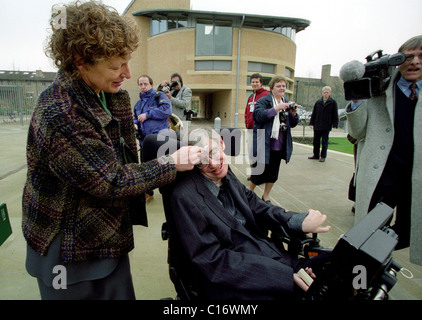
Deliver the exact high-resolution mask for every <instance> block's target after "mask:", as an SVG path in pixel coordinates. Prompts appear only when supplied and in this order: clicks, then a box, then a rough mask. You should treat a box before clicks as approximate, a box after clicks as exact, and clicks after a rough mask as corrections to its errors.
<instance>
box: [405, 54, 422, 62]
mask: <svg viewBox="0 0 422 320" xmlns="http://www.w3.org/2000/svg"><path fill="white" fill-rule="evenodd" d="M405 56H406V62H410V61H413V59H414V58H415V55H414V54H406V55H405ZM416 57H418V59H419V61H422V53H419V54H418V55H416Z"/></svg>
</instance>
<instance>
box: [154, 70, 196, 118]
mask: <svg viewBox="0 0 422 320" xmlns="http://www.w3.org/2000/svg"><path fill="white" fill-rule="evenodd" d="M160 87H161V88H164V87H170V91H168V92H166V95H167V97H168V98H169V99H170V102H171V105H172V107H173V110H172V112H173V113H174V114H175V115H176V116H178V117H179V118H180V119H181V120H182V121H186V120H188V119H187V113H186V112H187V111H189V110H190V104H191V100H192V90H191V89H190V88H188V87H186V86H184V85H183V80H182V77H181V76H180V74H178V73H173V74H172V75H171V78H170V83H168V81H166V80H164V81H163V82H162V83H161V84H160V86H159V87H158V90H159V89H160ZM158 90H157V91H158Z"/></svg>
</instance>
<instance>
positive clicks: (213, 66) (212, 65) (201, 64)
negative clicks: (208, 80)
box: [195, 60, 232, 71]
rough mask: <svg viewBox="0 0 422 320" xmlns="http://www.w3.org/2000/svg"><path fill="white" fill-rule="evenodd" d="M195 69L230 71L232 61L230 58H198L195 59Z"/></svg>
mask: <svg viewBox="0 0 422 320" xmlns="http://www.w3.org/2000/svg"><path fill="white" fill-rule="evenodd" d="M195 70H196V71H202V70H222V71H231V70H232V62H231V60H198V61H195Z"/></svg>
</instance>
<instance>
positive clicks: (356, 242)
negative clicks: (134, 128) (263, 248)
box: [143, 135, 401, 300]
mask: <svg viewBox="0 0 422 320" xmlns="http://www.w3.org/2000/svg"><path fill="white" fill-rule="evenodd" d="M232 138H233V136H232ZM223 139H224V137H223ZM171 140H172V138H171V137H167V138H166V139H164V140H162V138H160V139H157V137H156V136H153V135H150V136H147V137H146V138H145V140H144V148H143V150H144V152H147V154H145V153H144V160H145V161H148V160H151V159H154V158H156V157H157V151H158V149H159V148H160V147H161V146H162V145H163V144H165V143H166V144H167V145H168V144H169V142H171V143H173V146H172V147H170V148H169V149H172V148H173V150H176V149H175V148H178V147H180V145H181V144H180V141H176V140H175V141H171ZM167 147H168V146H167ZM230 152H233V151H230ZM173 187H174V185H172V184H170V185H166V186H164V187H162V188H160V192H161V194H162V196H163V206H164V211H165V216H166V222H165V223H164V224H163V228H162V238H163V240H167V241H168V264H169V274H170V279H171V280H172V282H173V284H174V286H175V289H176V292H177V294H178V299H181V300H197V299H200V292H198V291H197V290H196V288H195V268H194V267H193V266H192V264H191V263H190V261H189V259H187V257H186V254H184V249H183V247H182V245H181V243H180V240H179V238H178V234H177V230H175V224H174V221H173V212H172V208H171V197H172V190H173ZM392 216H393V209H392V208H390V207H389V206H387V205H386V204H383V203H380V204H379V205H378V206H376V207H375V208H374V209H373V210H372V211H371V212H370V213H368V215H367V216H366V217H364V218H363V219H362V220H361V221H360V222H359V223H358V224H356V225H355V226H354V227H353V228H352V229H350V230H349V231H348V232H347V233H346V234H344V235H343V236H341V237H340V239H339V240H338V242H337V244H336V245H335V246H334V248H332V249H331V248H323V247H322V246H321V245H320V240H319V239H318V237H317V235H316V234H314V235H312V236H311V237H310V236H308V235H303V234H291V233H290V234H289V233H288V232H287V231H286V230H285V229H283V228H282V227H280V228H278V229H277V230H270V238H271V239H272V241H273V242H274V243H275V244H276V245H277V246H278V247H279V249H280V250H285V251H287V252H289V253H290V254H291V255H294V256H296V257H301V258H303V259H315V258H317V257H318V256H320V255H322V254H323V255H324V256H325V258H324V260H323V261H324V262H323V263H322V264H320V270H319V271H320V272H319V273H318V276H317V277H316V278H315V279H314V281H313V282H312V284H311V285H310V287H309V289H308V291H307V292H306V294H305V296H304V299H305V300H381V299H388V292H389V290H390V289H391V288H392V287H393V286H394V285H395V283H396V281H397V279H396V273H397V272H398V271H400V269H401V266H399V265H398V264H397V263H396V262H395V261H394V259H393V258H392V252H393V250H394V248H395V246H396V244H397V236H396V234H395V233H394V232H393V231H392V230H391V229H390V228H388V226H387V225H388V223H389V221H390V220H391V218H392Z"/></svg>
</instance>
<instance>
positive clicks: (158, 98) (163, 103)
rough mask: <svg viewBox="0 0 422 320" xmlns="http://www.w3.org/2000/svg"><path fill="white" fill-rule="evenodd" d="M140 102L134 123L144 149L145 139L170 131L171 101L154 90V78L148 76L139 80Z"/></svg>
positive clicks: (135, 111)
mask: <svg viewBox="0 0 422 320" xmlns="http://www.w3.org/2000/svg"><path fill="white" fill-rule="evenodd" d="M138 86H139V89H140V91H141V92H140V94H139V98H140V99H139V100H138V102H136V104H135V107H134V115H133V123H134V126H135V130H136V131H137V137H138V139H139V144H140V145H141V147H142V144H143V140H144V138H145V137H146V136H147V135H149V134H157V133H158V132H162V131H168V127H169V122H168V118H169V117H170V116H171V112H172V106H171V102H170V99H169V98H167V96H166V95H165V94H164V93H163V92H161V91H159V92H156V91H155V90H154V89H153V87H152V86H153V81H152V78H151V77H150V76H148V75H146V74H144V75H141V76H140V77H139V78H138Z"/></svg>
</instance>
